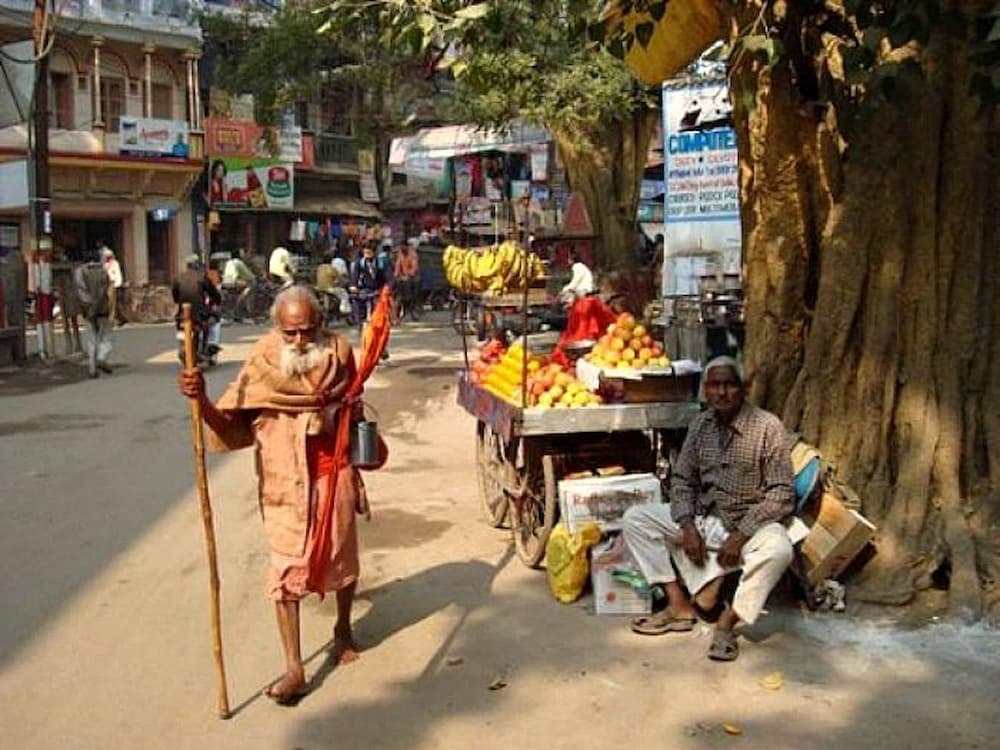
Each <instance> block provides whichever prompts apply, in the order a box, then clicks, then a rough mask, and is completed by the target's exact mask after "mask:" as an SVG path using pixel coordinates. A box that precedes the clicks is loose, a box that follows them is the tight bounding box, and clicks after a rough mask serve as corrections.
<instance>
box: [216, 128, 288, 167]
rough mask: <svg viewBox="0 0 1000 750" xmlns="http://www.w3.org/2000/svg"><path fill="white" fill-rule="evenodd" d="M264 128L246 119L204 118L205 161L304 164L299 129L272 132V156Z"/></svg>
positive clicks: (283, 129)
mask: <svg viewBox="0 0 1000 750" xmlns="http://www.w3.org/2000/svg"><path fill="white" fill-rule="evenodd" d="M267 136H268V134H267V133H266V132H265V130H264V128H262V127H261V126H260V125H258V124H257V123H255V122H252V121H248V120H226V119H223V118H219V117H207V118H205V154H206V155H207V156H208V158H210V159H211V158H215V157H222V158H226V157H231V156H240V157H244V158H248V159H249V158H254V159H264V160H270V161H272V162H274V163H277V164H283V163H291V164H299V163H302V162H304V161H305V159H304V148H303V144H302V128H300V127H297V126H292V127H284V128H281V129H277V130H275V131H274V132H273V138H274V139H275V141H276V145H277V154H273V153H272V149H271V144H270V142H269V141H270V140H271V139H270V138H268V137H267Z"/></svg>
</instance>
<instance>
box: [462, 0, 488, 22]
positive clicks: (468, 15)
mask: <svg viewBox="0 0 1000 750" xmlns="http://www.w3.org/2000/svg"><path fill="white" fill-rule="evenodd" d="M489 12H490V6H489V3H479V4H478V5H469V6H467V7H465V8H462V9H460V10H457V11H455V18H462V19H464V20H466V21H475V20H476V19H477V18H482V17H483V16H485V15H486V14H487V13H489Z"/></svg>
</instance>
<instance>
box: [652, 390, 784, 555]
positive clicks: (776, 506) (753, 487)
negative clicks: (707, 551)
mask: <svg viewBox="0 0 1000 750" xmlns="http://www.w3.org/2000/svg"><path fill="white" fill-rule="evenodd" d="M792 481H793V478H792V460H791V452H790V450H789V447H788V440H787V438H786V436H785V428H784V426H783V425H782V424H781V420H779V419H778V418H777V417H776V416H774V415H773V414H771V413H770V412H767V411H764V410H763V409H759V408H758V407H756V406H754V405H753V404H750V403H744V404H743V408H741V409H740V412H739V414H737V415H736V418H735V419H734V420H733V423H732V424H731V425H730V426H728V427H727V426H726V425H723V424H720V423H719V421H718V420H717V419H716V417H715V412H713V411H712V410H711V409H709V410H708V411H705V412H703V413H701V414H699V415H698V416H697V417H695V418H694V420H693V421H692V422H691V426H690V427H689V428H688V434H687V438H686V439H685V440H684V446H683V447H682V448H681V453H680V457H679V458H678V460H677V466H676V467H674V471H673V475H672V478H671V484H670V512H671V516H672V517H673V519H674V521H676V522H677V523H679V524H683V523H685V522H687V521H689V520H691V519H692V518H693V517H694V516H696V515H697V516H702V515H706V514H708V513H712V514H713V515H717V516H718V517H719V518H720V519H721V520H722V523H723V525H724V526H725V527H726V530H727V531H734V530H737V529H738V530H739V531H741V532H743V533H744V534H746V535H747V536H753V534H754V533H755V532H756V531H757V530H758V529H760V528H761V527H762V526H765V525H766V524H768V523H771V522H773V521H782V520H784V518H785V517H787V516H788V515H789V514H790V513H791V512H792V508H793V507H794V505H795V491H794V489H793V488H792Z"/></svg>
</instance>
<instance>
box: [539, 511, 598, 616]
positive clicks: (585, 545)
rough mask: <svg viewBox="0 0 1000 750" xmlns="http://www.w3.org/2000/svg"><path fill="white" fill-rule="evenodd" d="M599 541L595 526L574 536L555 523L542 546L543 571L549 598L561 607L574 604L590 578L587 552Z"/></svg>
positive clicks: (587, 527) (587, 525)
mask: <svg viewBox="0 0 1000 750" xmlns="http://www.w3.org/2000/svg"><path fill="white" fill-rule="evenodd" d="M599 541H601V530H600V528H598V526H597V524H596V523H586V524H584V525H583V526H581V527H580V530H579V531H577V532H576V533H575V534H570V533H569V530H568V529H567V528H566V525H565V524H563V523H557V524H556V527H555V528H554V529H552V533H551V534H549V541H548V543H547V544H546V545H545V569H546V572H547V573H548V577H549V588H550V589H552V595H553V596H554V597H555V598H556V599H558V600H559V601H561V602H562V603H563V604H569V603H570V602H575V601H576V600H577V599H579V598H580V594H582V593H583V587H584V586H585V585H586V584H587V578H588V577H589V576H590V566H589V565H588V564H587V550H588V549H590V548H591V547H593V546H594V545H595V544H597V543H598V542H599Z"/></svg>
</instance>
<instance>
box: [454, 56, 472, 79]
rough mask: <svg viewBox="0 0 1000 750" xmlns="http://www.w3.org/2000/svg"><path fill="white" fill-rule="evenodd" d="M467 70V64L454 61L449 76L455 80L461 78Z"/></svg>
mask: <svg viewBox="0 0 1000 750" xmlns="http://www.w3.org/2000/svg"><path fill="white" fill-rule="evenodd" d="M468 70H469V64H468V63H467V62H463V61H462V60H456V61H455V62H453V63H452V64H451V74H452V75H453V76H455V78H461V77H462V76H463V75H465V73H466V71H468Z"/></svg>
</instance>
